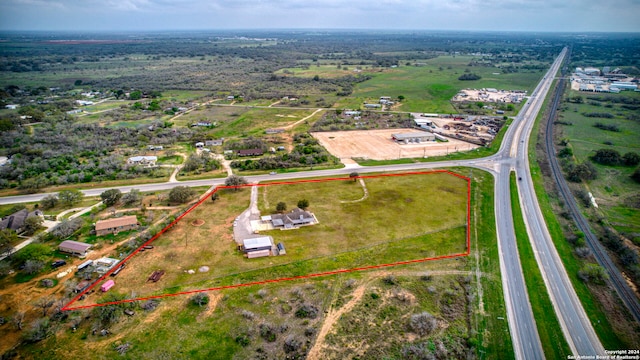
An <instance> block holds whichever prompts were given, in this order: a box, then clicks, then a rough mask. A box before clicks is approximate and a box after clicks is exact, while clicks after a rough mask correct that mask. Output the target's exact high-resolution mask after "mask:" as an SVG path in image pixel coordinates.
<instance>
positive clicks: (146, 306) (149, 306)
mask: <svg viewBox="0 0 640 360" xmlns="http://www.w3.org/2000/svg"><path fill="white" fill-rule="evenodd" d="M158 305H160V301H159V300H156V299H150V300H147V301H145V302H143V303H142V305H140V307H141V308H142V309H143V310H146V311H152V310H155V309H156V308H157V307H158Z"/></svg>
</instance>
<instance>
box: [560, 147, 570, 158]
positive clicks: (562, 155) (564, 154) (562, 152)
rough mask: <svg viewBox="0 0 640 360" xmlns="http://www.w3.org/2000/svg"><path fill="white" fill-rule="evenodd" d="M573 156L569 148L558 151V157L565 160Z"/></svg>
mask: <svg viewBox="0 0 640 360" xmlns="http://www.w3.org/2000/svg"><path fill="white" fill-rule="evenodd" d="M571 156H573V150H571V148H570V147H565V148H562V150H560V151H558V157H560V158H565V157H571Z"/></svg>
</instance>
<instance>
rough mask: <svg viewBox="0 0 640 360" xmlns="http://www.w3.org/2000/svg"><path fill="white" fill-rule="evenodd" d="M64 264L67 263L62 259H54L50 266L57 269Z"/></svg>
mask: <svg viewBox="0 0 640 360" xmlns="http://www.w3.org/2000/svg"><path fill="white" fill-rule="evenodd" d="M64 265H67V262H66V261H64V260H56V261H54V262H52V263H51V268H53V269H57V268H59V267H60V266H64Z"/></svg>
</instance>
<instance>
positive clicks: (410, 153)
mask: <svg viewBox="0 0 640 360" xmlns="http://www.w3.org/2000/svg"><path fill="white" fill-rule="evenodd" d="M407 132H420V131H419V130H415V129H386V130H354V131H335V132H316V133H313V136H314V137H315V138H316V139H318V140H319V141H320V143H321V144H322V146H324V147H325V148H326V149H327V150H328V151H329V152H330V153H331V154H333V155H335V156H337V157H338V158H340V159H344V158H347V159H350V158H363V159H373V160H392V159H398V158H417V157H423V156H440V155H446V154H447V153H452V152H455V151H468V150H472V149H475V148H477V147H478V146H477V145H473V144H469V143H467V142H464V141H461V140H455V139H449V142H433V143H421V144H415V145H413V144H412V145H409V144H407V145H400V144H397V143H396V142H394V141H393V140H391V134H395V133H407Z"/></svg>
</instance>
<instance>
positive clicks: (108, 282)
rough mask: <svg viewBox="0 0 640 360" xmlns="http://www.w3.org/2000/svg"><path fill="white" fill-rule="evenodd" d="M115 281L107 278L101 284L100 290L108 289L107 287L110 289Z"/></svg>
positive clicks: (105, 290)
mask: <svg viewBox="0 0 640 360" xmlns="http://www.w3.org/2000/svg"><path fill="white" fill-rule="evenodd" d="M115 284H116V283H115V281H113V280H109V281H107V282H106V283H104V284H102V286H100V290H101V291H102V292H107V291H109V289H111V288H112V287H113V286H114V285H115Z"/></svg>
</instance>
